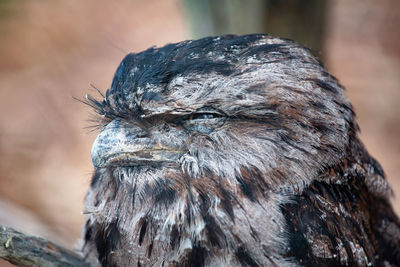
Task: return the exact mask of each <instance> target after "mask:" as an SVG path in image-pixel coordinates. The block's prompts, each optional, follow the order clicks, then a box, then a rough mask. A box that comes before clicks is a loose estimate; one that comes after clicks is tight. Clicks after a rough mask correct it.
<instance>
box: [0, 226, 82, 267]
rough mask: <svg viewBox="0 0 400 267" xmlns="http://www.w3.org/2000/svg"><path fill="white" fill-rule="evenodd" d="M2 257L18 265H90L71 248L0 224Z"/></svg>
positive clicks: (0, 253)
mask: <svg viewBox="0 0 400 267" xmlns="http://www.w3.org/2000/svg"><path fill="white" fill-rule="evenodd" d="M0 258H2V259H4V260H6V261H9V262H11V263H12V264H15V265H18V266H88V264H86V263H85V262H84V260H83V258H82V257H81V256H79V255H78V254H77V253H75V252H73V251H71V250H68V249H66V248H63V247H61V246H59V245H56V244H54V243H53V242H50V241H48V240H45V239H43V238H41V237H35V236H30V235H26V234H23V233H21V232H18V231H16V230H14V229H12V228H9V227H5V226H0Z"/></svg>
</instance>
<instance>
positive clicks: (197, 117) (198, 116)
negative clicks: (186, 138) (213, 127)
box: [189, 113, 222, 120]
mask: <svg viewBox="0 0 400 267" xmlns="http://www.w3.org/2000/svg"><path fill="white" fill-rule="evenodd" d="M221 117H222V115H221V114H218V113H194V114H191V115H190V116H189V120H208V119H215V118H221Z"/></svg>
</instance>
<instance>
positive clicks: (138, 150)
mask: <svg viewBox="0 0 400 267" xmlns="http://www.w3.org/2000/svg"><path fill="white" fill-rule="evenodd" d="M142 132H143V130H142V129H140V128H139V127H137V126H133V125H131V124H128V123H124V122H123V121H122V120H120V119H115V120H113V121H112V122H110V123H109V124H108V125H107V126H106V127H105V128H104V129H103V130H102V131H101V132H100V133H99V135H98V136H97V138H96V140H95V141H94V143H93V146H92V162H93V165H94V167H95V168H101V167H106V166H137V165H159V164H164V163H173V162H177V161H178V160H179V158H180V157H181V156H182V155H183V153H184V149H182V148H176V147H168V146H166V145H163V144H160V143H158V142H157V141H156V140H154V139H153V138H151V137H147V136H145V137H143V133H142Z"/></svg>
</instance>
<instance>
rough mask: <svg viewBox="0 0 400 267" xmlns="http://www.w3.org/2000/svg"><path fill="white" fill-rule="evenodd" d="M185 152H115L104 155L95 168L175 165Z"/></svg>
mask: <svg viewBox="0 0 400 267" xmlns="http://www.w3.org/2000/svg"><path fill="white" fill-rule="evenodd" d="M183 154H184V151H183V150H141V151H136V152H120V153H113V154H110V155H107V156H104V157H102V159H101V161H99V162H96V163H95V168H104V167H135V166H149V167H162V166H171V167H172V166H175V165H178V164H179V159H180V158H181V156H182V155H183Z"/></svg>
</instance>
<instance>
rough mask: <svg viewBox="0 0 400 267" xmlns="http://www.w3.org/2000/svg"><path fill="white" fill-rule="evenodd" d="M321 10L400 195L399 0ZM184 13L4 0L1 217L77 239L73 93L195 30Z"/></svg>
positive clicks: (368, 131) (79, 126)
mask: <svg viewBox="0 0 400 267" xmlns="http://www.w3.org/2000/svg"><path fill="white" fill-rule="evenodd" d="M326 11H327V13H326V27H325V31H324V32H325V34H324V47H323V49H322V51H321V53H322V55H323V58H324V61H325V65H326V66H327V68H328V70H330V72H331V73H333V74H334V75H335V76H336V77H337V78H338V79H339V80H340V81H341V83H342V84H343V85H344V86H345V87H346V88H347V95H348V97H349V98H350V100H351V101H352V103H353V105H354V108H355V111H356V113H357V114H358V121H359V124H360V127H361V130H362V133H361V137H362V139H363V141H364V143H365V144H366V146H367V148H368V150H369V151H370V153H371V154H372V155H373V156H375V157H376V158H377V159H378V161H379V162H380V163H381V164H382V165H383V167H384V170H385V171H386V174H387V177H388V180H389V181H390V183H391V185H392V187H393V190H394V192H395V195H397V196H400V138H399V136H400V104H399V100H400V34H399V32H400V30H399V28H400V1H398V0H381V1H379V2H378V1H374V0H331V1H328V6H327V10H326ZM187 25H188V15H187V13H185V11H184V8H183V4H182V3H181V2H180V1H178V0H163V1H157V0H146V1H144V0H118V1H106V0H87V1H79V0H70V1H48V0H37V1H26V0H25V1H22V0H21V1H12V0H9V1H7V0H1V1H0V36H1V42H0V59H1V60H0V89H1V90H0V158H1V160H0V225H1V224H6V225H11V226H13V227H15V228H18V229H22V230H24V231H26V232H30V233H33V234H36V235H41V236H44V237H47V238H50V239H52V240H55V241H57V242H59V243H61V244H63V245H66V246H68V247H72V246H73V244H74V243H75V242H76V240H77V239H78V237H79V236H80V232H81V227H82V225H83V216H82V215H81V213H80V212H81V210H82V207H83V199H84V195H85V192H86V190H87V188H88V185H89V182H90V178H91V173H92V165H91V161H90V148H91V144H92V142H93V140H94V138H95V136H96V133H93V132H90V129H85V127H86V126H89V125H90V123H89V122H88V121H87V120H88V119H89V118H90V117H89V113H90V109H89V108H87V107H85V106H84V105H82V104H80V103H79V102H77V101H76V100H74V99H73V98H72V97H78V98H82V97H84V95H85V94H86V93H88V92H91V93H92V94H93V93H94V92H93V89H90V86H89V83H92V84H94V85H95V86H96V87H98V88H99V89H100V90H102V91H105V90H106V89H107V88H108V87H109V86H110V84H111V80H112V77H113V74H114V71H115V69H116V68H117V66H118V64H119V63H120V61H121V59H122V58H123V57H124V55H125V54H126V53H128V52H138V51H141V50H144V49H146V48H148V47H151V46H154V45H156V46H162V45H165V44H167V43H171V42H177V41H181V40H184V39H188V38H191V36H194V35H193V33H189V27H188V26H187ZM393 203H394V206H395V209H396V211H397V212H398V213H399V212H400V200H399V197H394V198H393ZM0 265H1V263H0Z"/></svg>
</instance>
